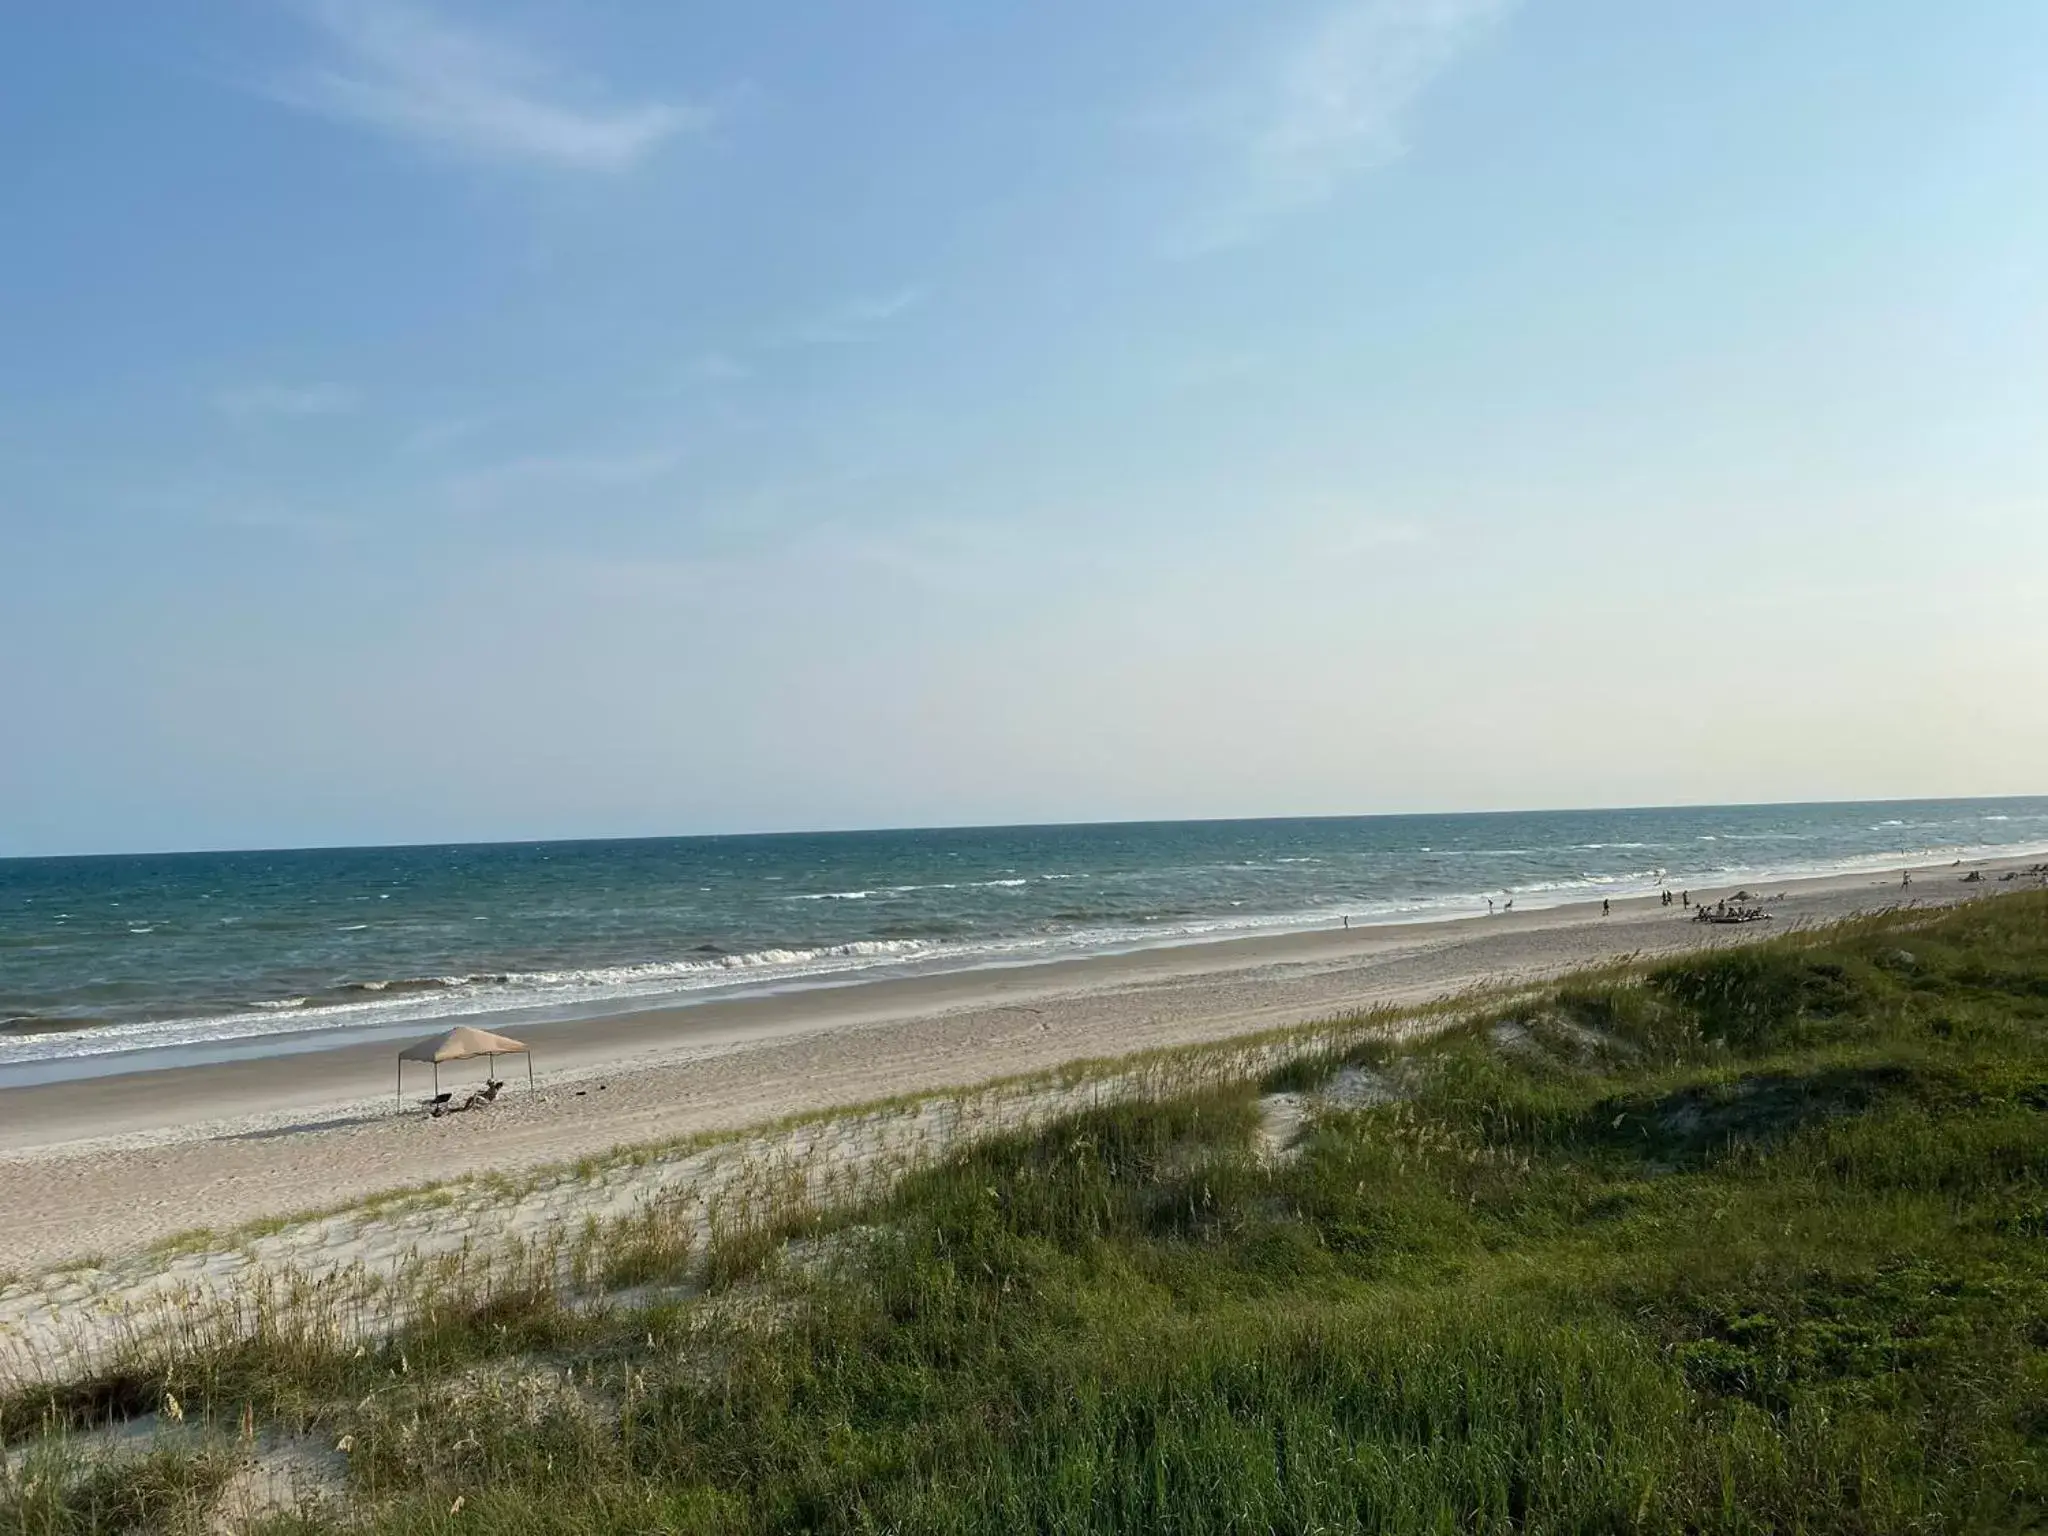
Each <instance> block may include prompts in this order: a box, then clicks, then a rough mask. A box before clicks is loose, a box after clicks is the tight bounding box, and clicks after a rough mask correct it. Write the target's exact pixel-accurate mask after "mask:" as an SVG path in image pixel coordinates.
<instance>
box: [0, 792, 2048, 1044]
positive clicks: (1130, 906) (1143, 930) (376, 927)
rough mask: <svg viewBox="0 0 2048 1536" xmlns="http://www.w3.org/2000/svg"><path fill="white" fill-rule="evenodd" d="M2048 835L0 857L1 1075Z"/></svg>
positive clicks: (1445, 832) (754, 841) (1437, 834)
mask: <svg viewBox="0 0 2048 1536" xmlns="http://www.w3.org/2000/svg"><path fill="white" fill-rule="evenodd" d="M2029 851H2048V799H2008V800H1958V801H1905V802H1894V803H1861V804H1840V805H1773V806H1721V807H1712V808H1690V809H1668V810H1615V811H1546V812H1504V813H1488V814H1477V815H1457V816H1365V817H1346V818H1332V819H1316V820H1285V821H1209V822H1155V823H1125V824H1114V825H1086V826H1055V827H982V828H962V829H951V830H939V831H909V832H846V833H819V834H776V835H764V836H747V837H681V838H658V839H638V840H633V841H619V842H570V843H499V844H479V845H466V846H457V847H406V848H349V849H309V850H298V851H289V852H268V853H191V854H175V855H151V856H116V857H94V858H60V859H11V860H0V1083H5V1082H10V1081H12V1082H21V1081H32V1080H39V1079H44V1078H48V1077H52V1076H69V1075H77V1074H78V1073H79V1072H80V1071H86V1072H90V1071H107V1070H113V1069H115V1067H116V1064H117V1062H118V1064H119V1067H120V1069H123V1070H125V1069H127V1068H129V1067H133V1066H137V1065H154V1064H167V1063H169V1062H171V1061H187V1060H195V1059H207V1058H209V1057H214V1056H223V1055H240V1054H257V1053H263V1052H269V1051H277V1050H289V1049H294V1048H298V1049H307V1048H314V1047H316V1046H320V1045H326V1044H332V1043H336V1042H337V1041H340V1040H346V1039H351V1038H365V1037H370V1036H379V1035H396V1034H407V1033H418V1032H424V1031H425V1030H426V1029H428V1028H429V1027H432V1026H438V1025H441V1024H443V1023H444V1022H445V1021H448V1020H451V1019H456V1018H483V1019H485V1020H486V1021H487V1022H496V1023H498V1024H500V1025H501V1026H502V1025H504V1024H508V1023H511V1022H515V1021H518V1020H531V1019H533V1018H535V1017H537V1016H538V1017H553V1018H564V1017H566V1018H574V1017H577V1016H579V1015H580V1016H584V1017H589V1016H594V1015H597V1014H601V1013H608V1012H616V1011H620V1010H623V1009H627V1008H636V1007H641V1006H652V1005H656V1004H666V1003H672V1002H676V1001H687V1000H691V999H703V998H711V997H720V996H730V995H732V994H734V993H736V992H742V991H758V990H764V989H769V990H772V989H777V988H788V987H796V986H811V985H818V984H824V983H835V982H846V981H851V980H856V979H860V978H865V977H874V976H892V975H903V974H908V973H913V972H918V971H926V970H936V969H962V968H971V967H977V966H989V965H1003V964H1016V963H1024V962H1029V961H1034V960H1043V959H1051V958H1058V957H1063V956H1071V955H1081V954H1094V953H1105V952H1112V951H1118V950H1127V949H1132V948H1138V947H1143V946H1148V945H1158V944H1172V943H1187V942H1195V941H1200V940H1203V939H1213V938H1223V937H1230V936H1233V935H1243V934H1253V933H1260V932H1276V931H1282V930H1288V929H1305V928H1314V927H1318V926H1330V925H1334V924H1336V923H1338V922H1339V921H1341V920H1342V919H1343V918H1345V917H1346V916H1348V917H1349V918H1350V920H1351V921H1352V922H1353V923H1354V924H1355V923H1361V922H1398V921H1404V920H1408V921H1413V920H1418V919H1428V918H1443V917H1454V916H1468V915H1477V914H1480V913H1483V912H1485V910H1486V901H1487V898H1488V897H1491V898H1493V899H1494V900H1496V901H1501V900H1505V899H1507V898H1509V897H1512V898H1513V899H1514V901H1515V905H1516V907H1517V908H1518V909H1526V908H1530V907H1536V906H1543V905H1552V904H1556V903H1560V902H1567V901H1574V900H1584V899H1586V898H1588V897H1597V896H1603V895H1605V896H1619V895H1628V894H1631V893H1636V892H1643V891H1649V890H1653V889H1654V888H1656V887H1657V886H1658V885H1659V884H1660V883H1662V884H1670V885H1672V886H1674V887H1677V886H1681V885H1710V884H1726V883H1730V882H1735V881H1757V880H1765V879H1769V878H1772V877H1790V876H1797V875H1812V874H1824V873H1828V872H1831V871H1847V870H1855V869H1866V868H1883V867H1888V866H1889V867H1896V866H1897V865H1898V864H1899V863H1900V862H1902V861H1903V860H1905V859H1909V858H1915V859H1917V858H1926V857H1930V856H1942V857H1960V856H1965V855H1972V856H1981V855H1987V854H1994V853H2000V852H2011V853H2020V852H2029ZM137 1053H141V1054H139V1055H138V1054H137ZM67 1064H68V1067H67Z"/></svg>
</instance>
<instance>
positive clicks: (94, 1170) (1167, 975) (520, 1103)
mask: <svg viewBox="0 0 2048 1536" xmlns="http://www.w3.org/2000/svg"><path fill="white" fill-rule="evenodd" d="M2034 862H2035V861H2033V860H2030V859H2018V860H2006V861H1992V862H1987V863H1983V864H1980V865H1959V866H1949V865H1941V866H1928V867H1924V868H1921V869H1918V870H1916V871H1915V875H1914V883H1913V885H1912V886H1911V887H1910V888H1909V889H1902V888H1901V887H1900V883H1899V872H1898V871H1897V870H1896V869H1894V870H1891V871H1888V872H1886V873H1883V874H1861V875H1848V876H1833V877H1828V878H1825V879H1816V880H1803V881H1770V882H1766V883H1763V884H1761V885H1758V884H1756V883H1752V884H1751V886H1750V887H1749V889H1750V890H1751V891H1752V892H1758V893H1761V894H1763V895H1765V896H1767V897H1772V898H1779V893H1783V894H1782V897H1781V898H1780V899H1773V900H1771V901H1769V902H1768V904H1767V906H1766V910H1768V911H1769V912H1771V913H1772V915H1773V920H1772V921H1771V922H1768V923H1756V924H1751V925H1747V926H1744V927H1725V928H1724V927H1716V926H1711V925H1704V924H1698V923H1693V922H1690V921H1688V920H1687V919H1688V914H1687V913H1685V912H1683V911H1681V910H1680V909H1679V907H1678V906H1676V905H1675V904H1674V905H1673V906H1671V907H1669V908H1665V907H1662V906H1660V905H1659V903H1658V901H1657V900H1656V898H1654V897H1644V898H1632V899H1629V900H1625V901H1617V902H1615V903H1614V906H1613V914H1612V916H1602V914H1601V911H1600V904H1599V903H1598V902H1597V901H1595V902H1591V903H1583V904H1578V905H1573V906H1564V907H1557V908H1551V909H1548V910H1541V911H1530V912H1517V913H1512V914H1507V915H1504V916H1500V917H1494V918H1486V919H1469V920H1461V921H1455V922H1434V923H1416V924H1407V925H1382V926H1372V927H1358V928H1352V929H1350V930H1348V931H1346V930H1343V929H1337V930H1327V929H1326V930H1319V931H1315V932H1309V933H1296V934H1287V935H1278V936H1269V937H1260V938H1249V939H1237V940H1231V941H1226V942H1219V943H1210V944H1201V945H1188V946H1180V947H1173V948H1163V949H1154V950H1147V951H1141V952H1138V953H1134V954H1128V955H1118V956H1105V957H1097V958H1090V959H1078V960H1067V961H1061V962H1053V963H1045V964H1037V965H1029V966H1019V967H1015V968H1011V969H1002V970H980V971H972V972H965V973H958V974H950V975H934V976H924V977H916V978H911V979H903V980H892V981H878V982H869V983H856V984H850V985H844V986H834V987H821V988H816V989H813V990H810V991H805V992H797V993H789V994H785V995H779V996H767V997H754V998H743V999H733V1000H728V1001H723V1002H713V1003H704V1004H698V1005H694V1006H688V1007H678V1008H660V1009H650V1010H645V1011H641V1012H636V1013H630V1014H624V1015H621V1016H619V1017H616V1018H608V1019H597V1020H585V1021H580V1022H574V1023H561V1024H549V1025H541V1026H537V1027H531V1028H521V1029H520V1030H519V1034H520V1036H521V1037H522V1038H523V1039H526V1040H528V1041H529V1042H530V1043H531V1044H532V1046H533V1048H534V1052H535V1060H536V1066H537V1076H538V1082H537V1089H536V1091H534V1092H533V1093H531V1094H529V1093H528V1092H527V1091H526V1087H525V1081H524V1078H525V1074H524V1072H523V1070H521V1069H520V1068H519V1067H517V1066H514V1067H513V1068H512V1069H511V1070H510V1071H509V1072H507V1073H505V1074H504V1075H507V1076H508V1077H510V1078H511V1080H512V1083H513V1085H514V1086H513V1087H512V1088H511V1089H510V1090H508V1092H507V1094H506V1096H505V1097H503V1098H501V1099H500V1100H499V1101H498V1102H497V1103H496V1104H495V1105H493V1106H491V1107H490V1108H488V1109H487V1110H484V1111H480V1112H476V1113H472V1114H467V1115H456V1116H450V1117H446V1118H443V1119H439V1120H435V1119H431V1118H429V1117H427V1116H426V1115H424V1114H422V1113H421V1112H420V1111H419V1110H418V1108H417V1107H416V1102H415V1100H416V1097H417V1092H418V1091H423V1090H424V1087H425V1083H424V1080H419V1081H409V1082H408V1084H407V1102H406V1105H405V1107H404V1108H403V1109H400V1107H399V1106H398V1105H397V1104H396V1103H395V1102H394V1095H393V1072H394V1064H395V1056H396V1051H397V1045H396V1044H395V1043H393V1042H389V1041H379V1042H377V1043H374V1044H360V1045H352V1046H347V1047H343V1048H340V1049H335V1050H327V1051H319V1052H309V1053H302V1054H294V1055H282V1056H275V1057H268V1058H262V1059H256V1060H248V1061H238V1062H229V1063H224V1064H219V1065H209V1066H198V1067H181V1068H171V1069H166V1070H162V1071H154V1072H138V1073H131V1074H127V1075H123V1076H113V1077H100V1078H94V1079H88V1080H80V1081H75V1082H64V1083H55V1084H49V1085H44V1086H38V1087H28V1088H13V1089H7V1090H0V1271H13V1272H15V1273H19V1274H28V1273H36V1272H39V1271H42V1270H45V1269H48V1268H50V1267H52V1266H54V1265H58V1264H60V1263H66V1262H71V1261H76V1260H79V1259H81V1258H82V1257H84V1256H88V1255H90V1256H93V1257H95V1258H101V1259H104V1258H109V1257H118V1256H120V1255H123V1254H129V1253H135V1252H139V1251H140V1250H142V1249H144V1248H147V1247H148V1246H149V1245H151V1244H153V1243H157V1242H160V1241H161V1240H163V1239H164V1238H167V1237H170V1236H172V1235H175V1234H178V1233H182V1232H188V1231H191V1230H193V1229H197V1228H207V1229H212V1230H215V1231H226V1230H230V1229H233V1228H237V1227H240V1226H243V1225H245V1224H248V1223H251V1222H256V1221H262V1220H267V1219H272V1218H278V1217H282V1216H285V1215H289V1214H291V1213H295V1212H300V1211H305V1210H311V1209H320V1208H330V1207H335V1206H339V1205H344V1204H347V1203H350V1202H354V1201H359V1200H362V1199H365V1198H367V1197H369V1196H372V1195H376V1194H378V1193H381V1192H383V1191H386V1190H389V1189H393V1188H399V1187H404V1186H411V1185H418V1184H421V1183H424V1182H435V1181H443V1180H449V1179H455V1178H460V1177H463V1176H465V1175H474V1174H481V1173H485V1172H500V1173H517V1172H519V1171H521V1170H529V1169H533V1168H536V1167H541V1166H545V1165H549V1164H555V1163H562V1162H567V1161H571V1160H575V1159H579V1158H586V1157H595V1156H602V1155H603V1154H605V1153H608V1152H611V1151H613V1150H615V1149H617V1148H620V1147H622V1146H628V1145H632V1144H636V1143H646V1142H655V1141H661V1140H666V1139H671V1138H676V1137H681V1136H685V1135H688V1134H690V1133H693V1132H700V1131H710V1130H728V1129H738V1128H742V1127H746V1126H752V1125H759V1124H762V1123H765V1122H768V1121H772V1120H775V1119H777V1118H780V1117H785V1116H789V1115H792V1114H797V1113H802V1112H806V1111H813V1110H823V1109H830V1108H835V1107H841V1106H848V1105H855V1104H861V1103H869V1102H873V1101H876V1100H880V1099H885V1098H889V1097H892V1096H896V1095H901V1094H910V1093H922V1092H929V1091H934V1090H939V1089H948V1088H966V1087H970V1086H972V1085H975V1084H978V1083H985V1082H989V1081H991V1080H994V1079H998V1078H1004V1077H1010V1076H1016V1075H1020V1074H1027V1073H1034V1072H1042V1071H1046V1070H1049V1069H1052V1068H1056V1067H1059V1066H1061V1065H1063V1064H1065V1063H1069V1062H1074V1061H1078V1060H1087V1059H1099V1058H1105V1057H1113V1056H1120V1055H1124V1054H1127V1053H1131V1052H1136V1051H1143V1050H1148V1049H1152V1048H1157V1047H1164V1046H1173V1045H1183V1044H1193V1043H1199V1042H1206V1041H1215V1040H1221V1039H1226V1038H1229V1037H1232V1036H1236V1035H1243V1034H1247V1033H1251V1032H1255V1031H1259V1030H1264V1029H1272V1028H1278V1027H1282V1026H1286V1025H1292V1024H1299V1023H1305V1022H1310V1021H1314V1020H1319V1019H1329V1018H1335V1017H1339V1016H1343V1015H1347V1014H1355V1013H1358V1012H1361V1011H1364V1010H1367V1009H1370V1008H1374V1007H1382V1006H1389V1005H1393V1006H1399V1005H1405V1004H1416V1003H1421V1002H1426V1001H1430V1000H1433V999H1436V998H1441V997H1446V996H1449V995H1453V994H1457V993H1461V992H1466V991H1470V990H1473V989H1475V988H1482V987H1503V986H1514V985H1518V984H1523V983H1529V982H1534V981H1538V980H1541V979H1543V978H1545V977H1548V976H1552V975H1555V974H1557V973H1559V972H1561V971H1565V970H1569V969H1573V968H1576V967H1580V966H1585V965H1591V964H1599V963H1603V962H1609V961H1615V960H1621V959H1624V958H1627V957H1630V956H1643V957H1649V956H1657V955H1664V954H1672V953H1676V952H1679V951H1683V950H1689V949H1696V948H1701V947H1706V946H1712V945H1727V944H1739V943H1745V942H1750V941H1753V940H1755V939H1758V938H1762V937H1765V936H1768V935H1769V934H1772V933H1782V932H1785V931H1786V930H1787V929H1790V928H1794V927H1797V926H1801V925H1806V924H1812V923H1816V922H1826V921H1830V920H1833V919H1836V918H1840V917H1844V916H1848V915H1851V914H1853V913H1856V912H1864V911H1874V910H1878V909H1881V908H1884V907H1890V906H1897V905H1905V904H1914V905H1925V906H1931V905H1936V904H1946V903H1949V902H1953V901H1956V900H1960V899H1964V898H1967V897H1969V896H1972V895H1979V894H1990V893H1992V892H1995V891H1999V890H2010V889H2013V888H2014V887H2013V884H2011V883H2003V882H2001V881H2000V878H1999V877H2000V875H2001V874H2003V873H2005V872H2007V871H2008V870H2013V869H2025V868H2027V867H2028V866H2030V865H2031V864H2033V863H2034ZM1971 868H1980V869H1982V870H1983V871H1984V874H1985V879H1984V881H1983V883H1981V884H1964V883H1961V880H1960V876H1962V875H1963V874H1964V873H1965V872H1967V871H1968V870H1969V869H1971ZM2026 883H2028V884H2035V883H2038V877H2032V876H2029V877H2027V878H2026ZM1732 892H1733V887H1727V888H1720V889H1715V890H1708V891H1699V892H1695V893H1694V894H1695V896H1696V897H1703V898H1704V899H1705V900H1707V901H1709V902H1711V901H1713V900H1715V899H1717V898H1719V897H1722V896H1726V895H1730V894H1732ZM503 1065H504V1064H503V1063H501V1068H502V1067H503ZM482 1075H483V1072H482V1064H481V1063H464V1064H462V1065H461V1066H459V1067H457V1068H454V1069H450V1070H444V1073H443V1082H442V1086H443V1087H456V1088H462V1087H466V1086H468V1085H469V1083H470V1080H471V1079H475V1080H476V1081H481V1078H482Z"/></svg>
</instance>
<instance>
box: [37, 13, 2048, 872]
mask: <svg viewBox="0 0 2048 1536" xmlns="http://www.w3.org/2000/svg"><path fill="white" fill-rule="evenodd" d="M116 15H118V24H116V23H115V21H114V20H113V19H112V18H113V17H114V16H116ZM2044 66H2048V7H2042V6H2040V5H2038V4H2032V3H2026V0H2010V3H1999V0H1983V3H1974V4H1963V5H1957V6H1949V7H1940V8H1930V7H1927V6H1924V5H1906V4H1903V3H1893V0H1867V3H1864V4H1860V5H1857V6H1854V7H1844V6H1826V7H1823V6H1805V7H1789V6H1784V5H1780V4H1766V3H1761V0H1757V3H1749V0H1727V3H1720V4H1715V5H1711V6H1646V5H1642V4H1640V3H1620V0H1615V3H1597V0H1586V3H1577V4H1567V3H1545V0H1522V3H1519V4H1518V3H1512V0H1335V3H1318V4H1307V3H1293V0H1285V3H1273V4H1267V5H1260V6H1244V5H1225V4H1221V3H1215V0H1176V3H1173V4H1167V3H1164V0H1133V3H1127V4H1122V5H1118V6H1114V7H1105V6H1095V5H1085V6H1084V5H1079V4H1068V3H1046V4H1036V5H1028V6H1027V5H976V6H963V5H936V4H930V3H923V4H909V3H897V0H875V3H870V4H865V5H861V6H846V5H836V4H834V5H827V4H783V5H769V6H752V7H708V6H701V7H692V6H648V5H627V4H623V3H613V4H605V3H580V4H573V5H572V4H568V3H566V0H561V3H556V0H549V3H542V0H518V3H496V4H491V5H484V4H478V3H458V0H428V3H419V4H413V3H396V0H359V3H345V0H279V3H257V0H206V3H195V4H190V5H184V6H178V7H169V6H130V7H123V8H121V9H120V10H119V11H118V13H116V12H109V11H107V10H105V9H104V8H100V9H93V8H80V7H69V6H66V7H58V6H45V7H35V8H29V9H26V10H24V11H22V12H21V13H19V14H17V15H15V16H14V17H12V18H11V20H10V25H9V43H8V46H7V48H6V49H5V50H0V136H4V142H5V143H6V145H7V146H8V149H7V153H6V155H5V159H4V162H0V853H40V852H57V851H68V850H80V851H82V850H100V849H124V848H175V847H202V846H247V845H274V844H284V843H328V842H360V841H386V840H393V841H398V840H429V839H443V838H449V839H452V838H490V837H520V836H574V835H617V834H632V833H665V832H698V831H721V830H740V829H749V828H770V827H807V826H846V825H873V824H882V825H902V824H919V823H944V822H977V821H1025V820H1055V819H1092V818H1110V817H1129V816H1182V815H1233V814H1244V815H1255V814H1293V813H1317V812H1347V811H1359V812H1366V811H1399V810H1422V809H1464V808H1483V807H1493V806H1545V805H1568V804H1614V803H1671V802H1676V801H1700V800H1749V799H1791V798H1846V797H1857V796H1889V795H1914V794H1972V793H1985V794H1989V793H2023V792H2038V791H2041V790H2042V789H2044V787H2048V781H2044V778H2043V775H2044V772H2048V713H2044V712H2043V711H2042V710H2041V708H2040V700H2041V698H2042V695H2043V685H2044V683H2048V601H2044V600H2043V597H2042V593H2043V592H2044V591H2048V151H2044V146H2048V95H2044V93H2043V92H2042V91H2041V90H2040V89H2039V82H2040V80H2041V78H2042V71H2043V68H2044Z"/></svg>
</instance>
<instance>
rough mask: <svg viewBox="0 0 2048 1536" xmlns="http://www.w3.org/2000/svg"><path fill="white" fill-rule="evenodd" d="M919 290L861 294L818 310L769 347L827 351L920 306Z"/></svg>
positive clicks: (921, 293) (782, 334)
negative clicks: (812, 348)
mask: <svg viewBox="0 0 2048 1536" xmlns="http://www.w3.org/2000/svg"><path fill="white" fill-rule="evenodd" d="M924 297H925V295H924V290H923V289H922V288H897V289H894V290H892V291H891V292H888V293H875V294H865V295H862V296H861V297H858V298H852V299H847V300H845V301H844V302H842V303H839V304H835V305H833V306H832V307H831V308H829V309H826V310H822V311H820V312H819V313H818V314H815V315H812V316H810V317H809V318H808V319H806V320H802V321H799V322H798V323H797V324H795V325H792V326H790V327H789V328H788V329H787V330H785V331H781V332H778V333H777V334H776V335H774V336H772V337H770V338H769V342H770V344H771V345H773V346H780V347H830V346H837V345H839V344H841V343H843V342H848V341H853V340H855V339H857V338H858V337H860V336H863V335H865V334H867V333H868V332H869V331H872V330H874V329H876V328H877V327H879V326H884V325H887V324H888V323H889V322H890V321H892V320H895V319H897V318H899V317H900V316H902V315H905V314H908V313H909V312H910V311H911V310H913V309H915V308H917V306H918V305H920V304H922V303H923V302H924Z"/></svg>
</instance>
